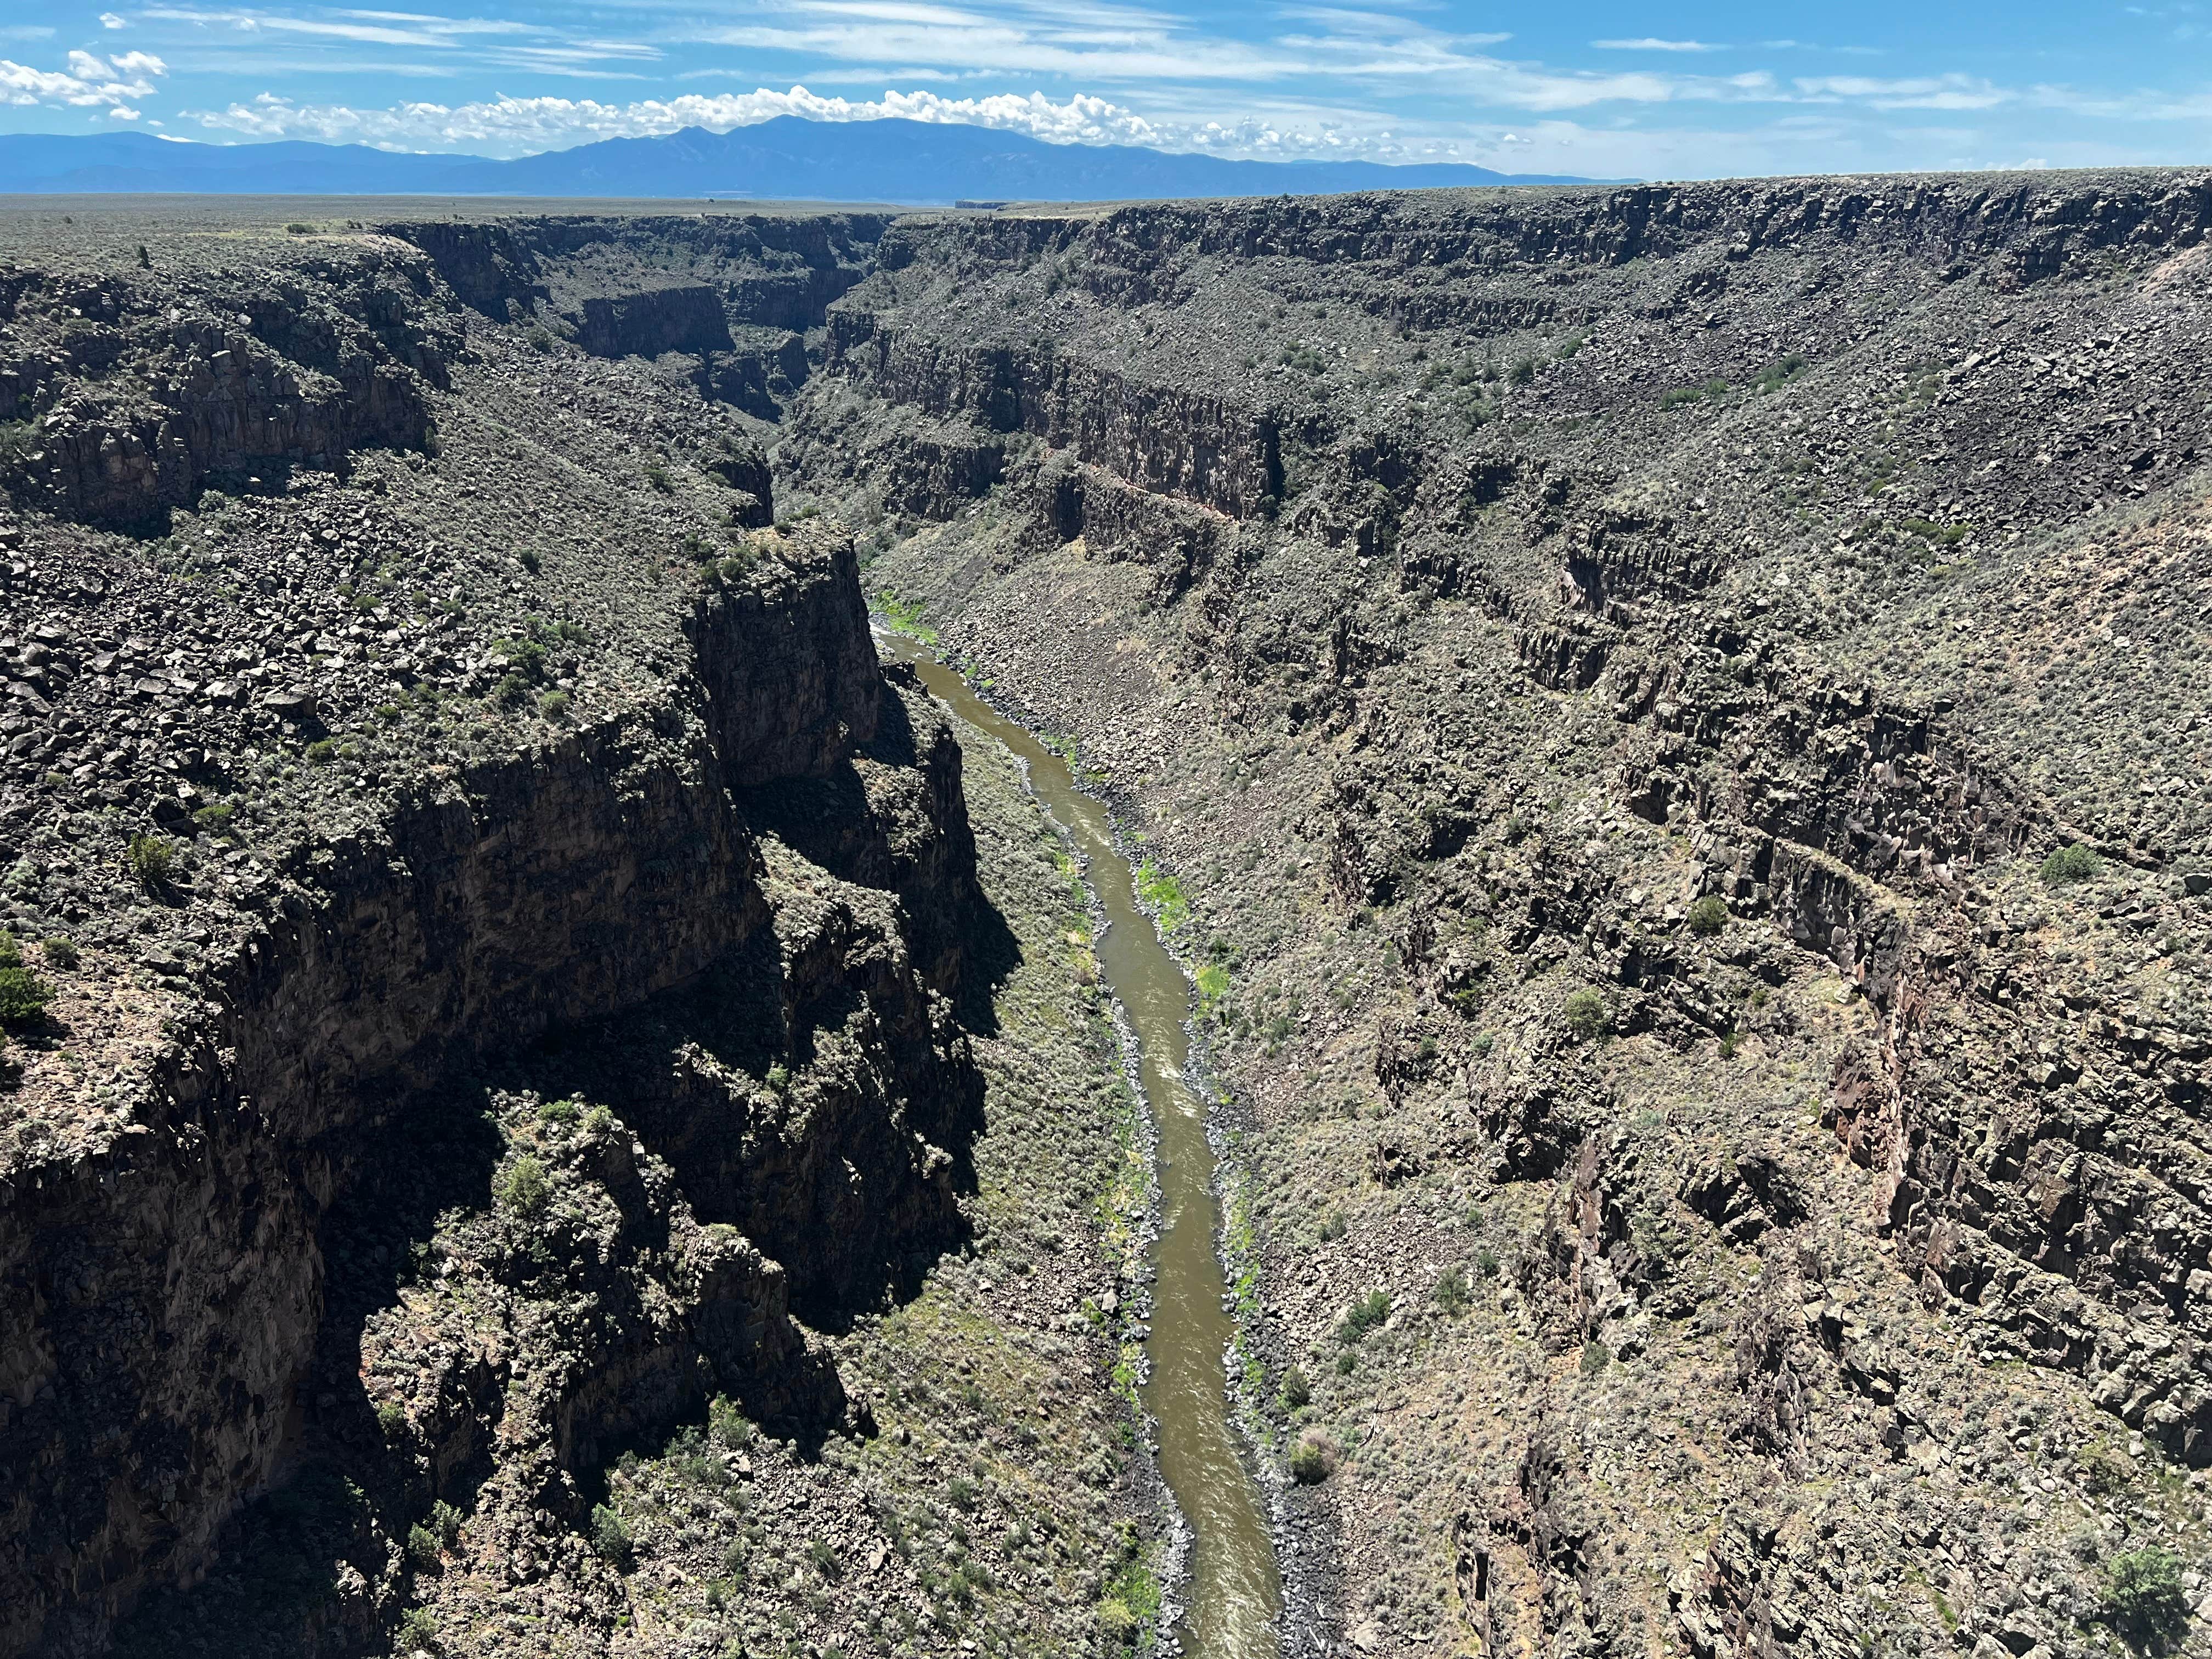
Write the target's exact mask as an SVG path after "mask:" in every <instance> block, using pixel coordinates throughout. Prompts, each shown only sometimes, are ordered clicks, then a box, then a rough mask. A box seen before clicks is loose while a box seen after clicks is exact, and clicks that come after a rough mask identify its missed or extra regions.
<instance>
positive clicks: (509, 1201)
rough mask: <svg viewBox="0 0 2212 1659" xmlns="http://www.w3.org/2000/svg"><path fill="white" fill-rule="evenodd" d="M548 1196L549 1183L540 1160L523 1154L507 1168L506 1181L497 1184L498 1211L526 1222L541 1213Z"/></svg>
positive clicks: (551, 1188) (551, 1184)
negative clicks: (500, 1210) (502, 1210)
mask: <svg viewBox="0 0 2212 1659" xmlns="http://www.w3.org/2000/svg"><path fill="white" fill-rule="evenodd" d="M552 1193H553V1183H552V1182H550V1181H549V1180H547V1179H546V1176H545V1164H544V1160H542V1159H539V1158H532V1157H531V1156H530V1155H529V1154H528V1153H524V1154H523V1155H522V1156H521V1157H520V1158H516V1159H515V1160H514V1162H513V1164H509V1165H508V1166H507V1175H506V1177H505V1178H504V1179H503V1180H502V1181H501V1182H500V1184H499V1202H500V1207H501V1208H502V1209H504V1210H506V1211H507V1213H508V1214H510V1215H513V1216H514V1217H516V1218H519V1219H520V1220H524V1221H528V1220H530V1219H531V1218H533V1217H535V1216H537V1215H538V1214H539V1213H540V1212H543V1211H544V1208H545V1200H547V1199H548V1198H550V1197H551V1196H552Z"/></svg>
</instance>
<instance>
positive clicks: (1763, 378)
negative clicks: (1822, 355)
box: [1751, 351, 1805, 396]
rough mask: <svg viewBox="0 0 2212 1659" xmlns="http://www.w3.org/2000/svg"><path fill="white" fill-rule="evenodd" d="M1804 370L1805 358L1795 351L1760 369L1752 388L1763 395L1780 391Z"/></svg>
mask: <svg viewBox="0 0 2212 1659" xmlns="http://www.w3.org/2000/svg"><path fill="white" fill-rule="evenodd" d="M1804 372H1805V360H1804V358H1802V357H1801V356H1798V355H1797V353H1796V352H1794V351H1793V352H1791V353H1790V355H1789V356H1787V357H1784V358H1783V359H1782V361H1781V362H1774V363H1769V364H1768V365H1767V366H1766V367H1765V368H1762V369H1760V370H1759V376H1758V378H1757V379H1756V380H1753V381H1752V383H1751V389H1752V390H1753V392H1758V393H1759V394H1760V395H1761V396H1764V395H1765V394H1766V393H1767V392H1779V391H1780V390H1781V389H1782V388H1783V387H1784V386H1788V385H1789V384H1790V381H1792V380H1796V378H1797V377H1798V376H1799V375H1800V374H1803V373H1804Z"/></svg>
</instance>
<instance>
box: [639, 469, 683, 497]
mask: <svg viewBox="0 0 2212 1659" xmlns="http://www.w3.org/2000/svg"><path fill="white" fill-rule="evenodd" d="M645 481H646V483H649V484H651V485H652V486H653V488H654V489H657V490H659V492H660V493H661V494H662V495H668V494H670V493H671V491H673V490H674V489H675V488H676V481H675V480H674V479H673V478H671V477H669V476H668V469H667V468H666V467H665V466H663V465H661V464H660V463H659V461H654V462H652V463H650V464H649V465H647V467H646V469H645Z"/></svg>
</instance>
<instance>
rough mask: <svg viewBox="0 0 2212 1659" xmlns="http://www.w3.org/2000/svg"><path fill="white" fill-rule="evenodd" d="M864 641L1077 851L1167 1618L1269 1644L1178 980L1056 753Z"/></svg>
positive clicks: (944, 677)
mask: <svg viewBox="0 0 2212 1659" xmlns="http://www.w3.org/2000/svg"><path fill="white" fill-rule="evenodd" d="M878 647H879V648H880V649H881V651H882V652H883V654H884V656H885V657H887V658H890V659H893V660H897V661H904V662H911V663H913V664H914V665H915V667H916V668H917V669H918V670H919V671H920V672H921V677H922V682H923V684H926V685H927V686H928V688H929V690H931V691H932V692H933V693H934V694H935V695H936V696H939V697H940V698H942V699H943V700H944V701H945V702H946V703H948V704H949V705H951V708H952V710H953V712H954V713H956V714H958V715H959V716H960V717H961V718H962V719H963V720H966V721H967V722H968V723H969V725H970V726H975V728H976V729H977V730H979V731H981V732H983V733H984V734H985V735H986V736H987V737H989V738H994V739H995V740H996V741H997V742H1000V743H1002V744H1005V745H1006V747H1007V748H1008V749H1009V750H1012V752H1013V753H1014V754H1015V755H1017V756H1018V757H1020V758H1021V759H1022V760H1023V761H1024V763H1026V764H1027V765H1028V768H1029V774H1030V787H1032V788H1034V789H1035V790H1036V793H1037V798H1038V799H1040V800H1041V801H1042V802H1043V804H1044V807H1045V810H1046V811H1048V812H1049V813H1050V814H1051V815H1052V817H1054V819H1055V820H1057V821H1058V822H1059V823H1060V825H1061V826H1062V827H1063V828H1064V829H1066V831H1067V833H1068V835H1069V836H1071V837H1072V838H1073V841H1074V842H1075V844H1076V847H1077V848H1078V850H1079V852H1080V853H1081V854H1083V856H1084V857H1085V859H1086V860H1088V861H1089V865H1090V870H1089V875H1090V881H1091V890H1092V891H1093V892H1095V893H1096V894H1097V897H1098V902H1099V904H1100V905H1101V906H1102V907H1103V909H1104V910H1105V913H1106V919H1107V923H1108V926H1107V927H1106V930H1105V932H1104V933H1103V936H1102V937H1101V938H1100V939H1099V940H1098V946H1097V954H1098V964H1099V968H1100V970H1101V971H1102V972H1103V974H1104V975H1105V977H1106V981H1107V983H1108V984H1109V986H1110V987H1112V989H1113V992H1114V994H1115V996H1116V997H1118V998H1119V999H1120V1000H1121V1006H1123V1008H1125V1009H1126V1010H1127V1013H1128V1018H1129V1024H1130V1025H1131V1026H1132V1028H1133V1030H1134V1031H1135V1033H1136V1038H1137V1044H1138V1048H1139V1075H1140V1076H1141V1078H1142V1080H1143V1083H1144V1089H1145V1099H1146V1104H1147V1105H1148V1106H1149V1108H1150V1109H1151V1111H1152V1121H1153V1122H1154V1123H1155V1124H1156V1125H1157V1126H1158V1130H1159V1146H1160V1164H1161V1169H1160V1207H1161V1218H1160V1221H1161V1225H1160V1237H1159V1243H1158V1247H1157V1254H1156V1266H1157V1269H1158V1272H1157V1276H1156V1279H1155V1281H1154V1285H1153V1307H1152V1334H1151V1335H1150V1336H1149V1337H1148V1338H1147V1339H1146V1344H1145V1346H1146V1354H1147V1356H1148V1357H1149V1358H1150V1360H1151V1362H1152V1364H1151V1376H1150V1377H1149V1379H1148V1380H1147V1382H1146V1385H1145V1391H1144V1401H1145V1407H1146V1410H1147V1411H1149V1412H1150V1413H1152V1416H1153V1417H1154V1418H1155V1419H1157V1420H1158V1424H1159V1437H1160V1473H1161V1474H1162V1475H1163V1476H1164V1478H1165V1480H1166V1481H1167V1483H1168V1489H1169V1490H1170V1492H1173V1493H1174V1494H1175V1499H1176V1505H1177V1506H1178V1507H1179V1508H1180V1509H1181V1510H1182V1515H1183V1518H1184V1519H1185V1520H1186V1521H1187V1522H1188V1523H1189V1526H1190V1528H1191V1533H1192V1546H1191V1559H1190V1579H1189V1583H1188V1591H1187V1595H1186V1601H1185V1607H1184V1612H1183V1617H1182V1626H1181V1628H1180V1629H1179V1631H1178V1632H1176V1633H1177V1635H1178V1636H1179V1637H1180V1638H1181V1640H1182V1651H1183V1653H1184V1655H1185V1656H1186V1659H1273V1655H1274V1654H1275V1652H1276V1650H1277V1634H1276V1620H1277V1619H1278V1616H1279V1613H1280V1611H1281V1605H1282V1585H1281V1581H1280V1579H1279V1576H1278V1573H1277V1570H1276V1565H1275V1552H1274V1546H1273V1541H1272V1540H1271V1538H1270V1536H1269V1534H1268V1530H1267V1519H1266V1516H1265V1515H1264V1513H1263V1510H1262V1508H1261V1499H1260V1493H1259V1491H1258V1488H1257V1487H1256V1486H1255V1483H1254V1481H1253V1479H1252V1476H1251V1474H1250V1473H1249V1471H1248V1470H1247V1469H1246V1468H1245V1467H1244V1464H1243V1461H1242V1460H1241V1459H1240V1458H1239V1457H1238V1455H1237V1443H1236V1437H1235V1431H1234V1430H1233V1429H1232V1428H1231V1425H1230V1423H1229V1414H1228V1413H1229V1406H1228V1388H1227V1377H1226V1375H1225V1371H1224V1370H1223V1365H1224V1356H1225V1353H1226V1352H1227V1351H1228V1348H1229V1345H1230V1341H1231V1337H1232V1336H1233V1335H1234V1334H1235V1327H1234V1324H1233V1322H1231V1318H1230V1316H1229V1315H1228V1314H1227V1313H1226V1312H1225V1310H1224V1309H1223V1305H1222V1304H1223V1296H1224V1289H1225V1287H1224V1284H1223V1280H1222V1273H1221V1262H1220V1259H1219V1258H1218V1256H1217V1255H1215V1254H1214V1238H1215V1235H1216V1232H1217V1230H1218V1220H1219V1211H1218V1205H1217V1203H1216V1201H1215V1199H1214V1195H1213V1190H1212V1187H1213V1150H1212V1147H1211V1146H1209V1145H1208V1144H1207V1142H1206V1112H1205V1107H1204V1105H1203V1103H1201V1102H1200V1099H1199V1098H1198V1097H1197V1095H1196V1094H1195V1093H1194V1091H1192V1090H1191V1088H1190V1087H1189V1085H1188V1082H1187V1081H1186V1079H1185V1075H1184V1073H1185V1071H1186V1069H1187V1066H1188V1059H1189V1040H1188V1033H1187V1031H1186V1030H1185V1027H1184V1021H1185V1020H1186V1019H1187V1018H1188V1017H1189V1014H1190V981H1188V979H1186V978H1185V977H1184V976H1183V972H1182V969H1181V968H1180V967H1179V966H1178V965H1177V964H1176V960H1175V958H1174V957H1171V956H1170V955H1169V954H1168V952H1167V950H1166V947H1165V946H1164V945H1162V944H1161V943H1160V939H1159V935H1158V933H1157V932H1155V931H1154V929H1153V927H1152V918H1151V917H1150V916H1149V915H1146V912H1145V909H1144V908H1143V907H1142V905H1140V904H1139V902H1138V898H1137V890H1136V879H1135V876H1134V874H1133V872H1132V871H1131V870H1130V868H1129V865H1128V862H1127V860H1125V859H1124V858H1123V857H1122V856H1121V852H1120V851H1119V849H1118V848H1115V844H1114V834H1113V828H1112V825H1111V823H1110V821H1109V818H1108V816H1107V811H1106V808H1105V807H1104V806H1103V805H1102V804H1101V803H1100V802H1098V801H1097V800H1096V799H1093V798H1092V797H1091V796H1090V795H1087V794H1085V793H1084V792H1083V791H1082V790H1081V789H1080V788H1079V787H1077V784H1076V780H1075V777H1074V775H1073V773H1072V772H1071V771H1070V770H1069V769H1068V767H1067V764H1066V763H1065V762H1064V761H1062V760H1061V759H1060V757H1059V756H1058V755H1056V754H1054V752H1053V751H1052V750H1050V749H1048V748H1047V747H1046V746H1045V745H1044V744H1043V743H1042V742H1041V741H1040V740H1039V739H1038V738H1037V737H1036V735H1035V734H1034V733H1032V732H1030V731H1028V730H1027V729H1026V728H1024V727H1023V726H1019V725H1017V724H1016V723H1014V722H1013V721H1012V720H1007V719H1006V717H1005V716H1004V715H1002V714H999V713H998V712H997V711H996V710H995V709H994V708H992V707H991V706H990V705H989V704H988V703H987V702H984V701H983V700H982V699H981V697H979V696H976V695H975V692H974V691H973V690H970V689H969V685H968V684H967V682H966V681H964V680H963V679H962V678H960V676H959V675H957V674H956V673H954V672H953V671H952V670H951V669H949V668H947V667H945V666H944V665H942V664H940V663H938V662H935V661H933V660H932V659H930V658H929V657H928V655H927V653H925V652H923V651H921V649H920V648H919V647H916V646H915V645H914V644H913V643H912V642H911V641H907V640H905V639H902V638H900V637H898V636H896V635H891V636H888V637H882V638H879V640H878Z"/></svg>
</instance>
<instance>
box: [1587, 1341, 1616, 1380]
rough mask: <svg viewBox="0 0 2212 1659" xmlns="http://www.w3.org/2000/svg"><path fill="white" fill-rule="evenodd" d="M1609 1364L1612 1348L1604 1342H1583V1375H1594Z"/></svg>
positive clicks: (1610, 1362) (1611, 1358)
mask: <svg viewBox="0 0 2212 1659" xmlns="http://www.w3.org/2000/svg"><path fill="white" fill-rule="evenodd" d="M1610 1364H1613V1350H1612V1349H1610V1348H1608V1347H1607V1346H1605V1344H1604V1343H1602V1342H1595V1341H1593V1342H1585V1343H1583V1364H1582V1371H1583V1376H1596V1375H1597V1374H1598V1373H1599V1372H1600V1371H1601V1370H1604V1369H1605V1368H1606V1367H1607V1365H1610Z"/></svg>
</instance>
